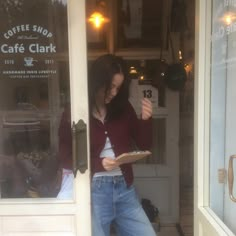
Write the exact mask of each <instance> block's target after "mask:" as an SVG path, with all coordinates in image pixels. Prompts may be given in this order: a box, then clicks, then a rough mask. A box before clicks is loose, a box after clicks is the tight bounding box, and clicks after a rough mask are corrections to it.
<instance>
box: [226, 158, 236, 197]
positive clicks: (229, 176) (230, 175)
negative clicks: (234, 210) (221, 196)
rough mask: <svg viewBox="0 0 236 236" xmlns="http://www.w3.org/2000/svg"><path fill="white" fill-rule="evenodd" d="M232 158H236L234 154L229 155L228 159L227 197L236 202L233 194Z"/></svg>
mask: <svg viewBox="0 0 236 236" xmlns="http://www.w3.org/2000/svg"><path fill="white" fill-rule="evenodd" d="M234 158H236V155H232V156H230V159H229V168H228V183H229V197H230V199H231V200H232V201H233V202H236V198H235V197H234V195H233V186H234V169H233V159H234Z"/></svg>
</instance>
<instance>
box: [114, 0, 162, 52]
mask: <svg viewBox="0 0 236 236" xmlns="http://www.w3.org/2000/svg"><path fill="white" fill-rule="evenodd" d="M162 5H163V1H162V0H148V1H143V0H118V7H117V16H118V20H117V22H118V24H117V37H118V39H117V47H118V48H160V47H161V37H162V26H161V24H162V18H163V15H162V14H163V10H162V9H163V8H162Z"/></svg>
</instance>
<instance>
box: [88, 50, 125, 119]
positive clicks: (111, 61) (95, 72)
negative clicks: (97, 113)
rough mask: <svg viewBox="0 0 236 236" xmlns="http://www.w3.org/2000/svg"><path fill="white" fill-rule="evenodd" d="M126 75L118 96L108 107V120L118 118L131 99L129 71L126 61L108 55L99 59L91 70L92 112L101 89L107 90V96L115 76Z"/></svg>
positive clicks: (90, 96) (90, 101) (90, 97)
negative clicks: (129, 98)
mask: <svg viewBox="0 0 236 236" xmlns="http://www.w3.org/2000/svg"><path fill="white" fill-rule="evenodd" d="M118 73H121V74H123V75H124V81H123V83H122V85H121V87H120V89H119V92H118V93H117V95H116V96H115V97H114V98H113V99H112V100H111V102H110V103H109V104H106V106H107V117H106V119H114V118H117V117H118V116H119V115H120V114H121V113H122V112H123V110H124V108H125V106H126V104H127V102H128V97H129V79H128V69H127V66H126V63H125V61H124V60H123V59H122V58H121V57H118V56H115V55H112V54H106V55H103V56H101V57H99V58H97V59H96V60H95V61H94V62H93V64H92V65H91V68H90V70H89V103H90V112H91V111H92V109H93V107H94V106H96V100H95V96H96V94H97V92H98V90H99V89H101V88H105V94H106V93H107V92H108V90H109V89H110V87H111V83H112V79H113V77H114V75H115V74H118Z"/></svg>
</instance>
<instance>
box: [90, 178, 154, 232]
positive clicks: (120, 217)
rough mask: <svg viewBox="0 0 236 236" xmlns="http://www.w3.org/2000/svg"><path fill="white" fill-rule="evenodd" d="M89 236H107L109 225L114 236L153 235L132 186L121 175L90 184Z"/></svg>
mask: <svg viewBox="0 0 236 236" xmlns="http://www.w3.org/2000/svg"><path fill="white" fill-rule="evenodd" d="M92 211H93V214H92V215H93V218H92V220H93V223H92V224H93V236H110V227H111V223H113V224H114V226H115V229H116V235H118V236H156V233H155V232H154V230H153V228H152V225H151V223H150V221H149V219H148V218H147V216H146V214H145V212H144V210H143V208H142V206H141V204H140V201H139V199H138V196H137V194H136V192H135V189H134V186H133V185H131V186H130V187H127V185H126V182H125V180H124V177H123V176H101V177H94V178H93V181H92Z"/></svg>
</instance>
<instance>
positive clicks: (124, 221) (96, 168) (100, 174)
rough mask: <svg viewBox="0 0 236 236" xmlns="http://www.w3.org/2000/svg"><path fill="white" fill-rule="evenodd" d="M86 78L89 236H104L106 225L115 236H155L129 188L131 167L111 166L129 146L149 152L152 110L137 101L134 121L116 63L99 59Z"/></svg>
mask: <svg viewBox="0 0 236 236" xmlns="http://www.w3.org/2000/svg"><path fill="white" fill-rule="evenodd" d="M90 72H91V74H90V90H89V94H90V113H91V114H90V149H91V169H92V210H93V236H109V235H110V227H111V223H113V224H114V226H115V228H116V233H117V235H119V236H144V235H145V236H154V235H156V234H155V232H154V230H153V228H152V225H151V224H150V222H149V220H148V218H147V216H146V214H145V212H144V210H143V209H142V206H141V204H140V202H139V199H138V197H137V195H136V192H135V189H134V186H133V171H132V164H131V163H128V164H122V165H119V163H118V162H117V161H116V157H117V156H118V155H120V154H122V153H126V152H130V151H133V150H134V144H135V145H136V146H137V147H138V148H139V149H141V150H146V149H148V148H150V145H151V137H152V134H151V116H152V104H151V102H150V101H149V100H148V99H143V100H142V115H141V119H138V118H137V116H136V113H135V111H134V109H133V108H132V106H131V105H130V103H129V102H128V91H129V80H128V78H127V74H128V73H127V68H126V66H125V62H124V61H123V60H122V59H121V58H120V57H116V56H114V55H110V54H108V55H104V56H101V57H100V58H98V59H97V60H96V61H95V62H94V63H93V65H92V67H91V70H90Z"/></svg>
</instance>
